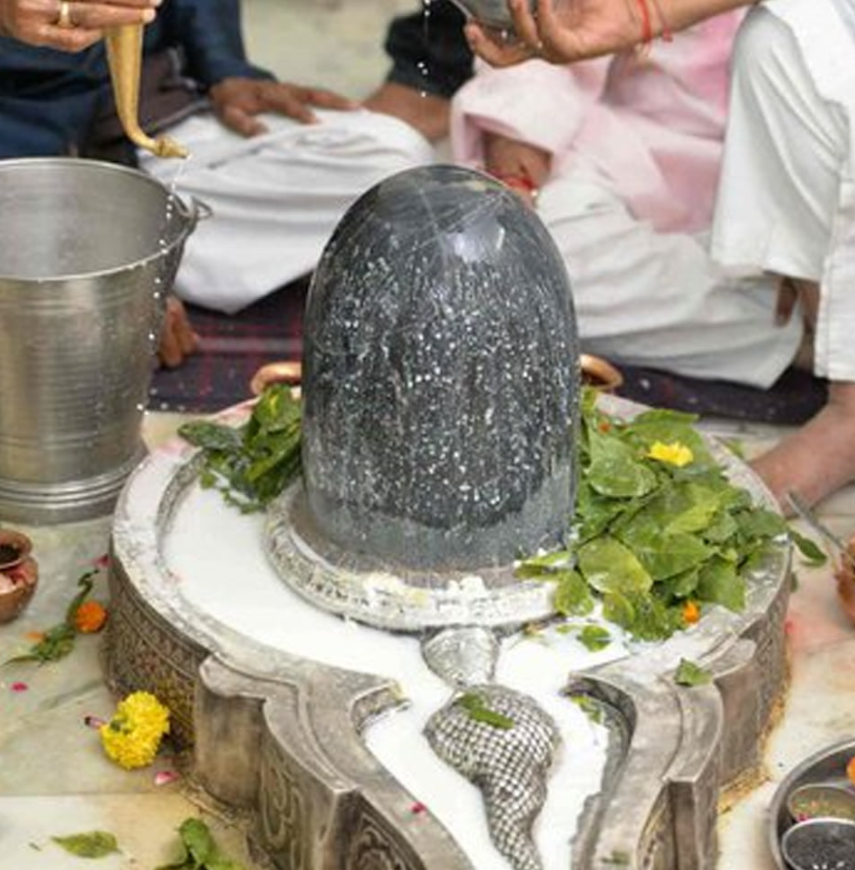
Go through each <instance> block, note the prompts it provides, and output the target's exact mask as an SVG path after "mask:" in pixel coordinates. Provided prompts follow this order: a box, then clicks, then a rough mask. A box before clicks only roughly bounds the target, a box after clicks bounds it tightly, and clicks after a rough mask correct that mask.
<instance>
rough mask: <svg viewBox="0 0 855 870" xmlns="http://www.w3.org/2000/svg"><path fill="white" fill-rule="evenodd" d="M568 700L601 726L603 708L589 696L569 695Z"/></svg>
mask: <svg viewBox="0 0 855 870" xmlns="http://www.w3.org/2000/svg"><path fill="white" fill-rule="evenodd" d="M569 697H570V700H571V701H572V702H573V703H574V704H575V705H576V706H577V707H578V708H579V709H580V710H581V711H582V712H583V713H584V714H585V715H586V716H587V717H588V718H589V719H590V720H591V721H592V722H594V723H596V724H597V725H602V723H603V718H604V715H603V708H602V706H601V705H600V704H599V703H597V701H595V700H594V699H593V698H592V697H591V696H590V695H570V696H569Z"/></svg>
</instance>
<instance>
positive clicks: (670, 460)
mask: <svg viewBox="0 0 855 870" xmlns="http://www.w3.org/2000/svg"><path fill="white" fill-rule="evenodd" d="M647 455H648V456H649V457H650V459H656V460H657V461H658V462H665V463H667V464H668V465H676V466H677V468H682V467H683V466H684V465H688V464H689V463H690V462H691V461H692V460H693V459H694V458H695V455H694V454H693V453H692V451H691V450H690V449H689V448H688V447H686V445H685V444H681V443H680V442H679V441H674V442H672V443H671V444H665V443H663V442H662V441H655V442H654V443H653V444H651V445H650V450H648V451H647Z"/></svg>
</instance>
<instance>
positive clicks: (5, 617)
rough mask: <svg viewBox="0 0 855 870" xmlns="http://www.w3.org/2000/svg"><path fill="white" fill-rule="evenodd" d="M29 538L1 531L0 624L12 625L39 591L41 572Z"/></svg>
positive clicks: (6, 530)
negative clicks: (38, 584) (37, 590)
mask: <svg viewBox="0 0 855 870" xmlns="http://www.w3.org/2000/svg"><path fill="white" fill-rule="evenodd" d="M32 549H33V545H32V542H31V541H30V539H29V538H28V537H27V535H25V534H23V533H22V532H16V531H13V530H12V529H0V623H4V622H11V621H12V620H13V619H15V617H17V616H18V615H19V614H20V612H21V611H22V610H23V609H24V608H25V607H26V606H27V603H28V602H29V600H30V599H31V598H32V597H33V593H34V592H35V591H36V585H37V583H38V580H39V569H38V564H37V563H36V560H35V559H34V558H33V557H32V555H31V552H32Z"/></svg>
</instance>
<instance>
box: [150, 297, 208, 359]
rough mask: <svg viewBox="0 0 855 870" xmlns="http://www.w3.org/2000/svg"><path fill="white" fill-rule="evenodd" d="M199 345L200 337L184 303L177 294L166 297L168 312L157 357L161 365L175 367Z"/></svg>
mask: <svg viewBox="0 0 855 870" xmlns="http://www.w3.org/2000/svg"><path fill="white" fill-rule="evenodd" d="M198 346H199V337H198V336H197V335H196V333H195V332H193V327H192V326H191V325H190V318H189V317H188V316H187V311H186V309H185V308H184V303H183V302H181V300H180V299H177V298H176V297H175V296H169V297H167V299H166V314H165V315H164V318H163V327H162V328H161V331H160V344H159V346H158V348H157V359H158V362H159V363H160V365H162V366H163V367H164V368H167V369H174V368H176V367H177V366H180V365H181V363H183V362H184V359H185V358H186V357H188V356H190V354H191V353H194V352H195V351H196V349H197V348H198Z"/></svg>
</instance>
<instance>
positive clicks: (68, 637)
mask: <svg viewBox="0 0 855 870" xmlns="http://www.w3.org/2000/svg"><path fill="white" fill-rule="evenodd" d="M97 573H98V570H97V569H94V570H92V571H87V572H85V573H84V574H83V575H82V576H81V577H80V578H78V580H77V585H78V586H79V587H80V591H79V592H78V593H77V594H76V595H75V596H74V598H72V599H71V602H70V603H69V605H68V607H67V608H66V610H65V618H64V619H63V621H62V622H60V623H58V624H57V625H54V626H52V627H51V628H49V629H48V630H47V631H46V632H45V633H44V637H43V638H42V639H41V640H39V641H37V642H36V643H34V644H32V645H31V646H30V648H29V649H28V650H27V651H26V652H25V653H22V654H21V655H18V656H13V657H12V658H10V659H6V661H5V662H3V664H4V665H7V664H13V663H16V662H38V663H39V664H42V665H43V664H47V663H48V662H58V661H59V660H60V659H64V658H65V657H66V656H67V655H69V653H71V651H72V650H73V649H74V643H75V641H76V639H77V634H78V631H77V626H76V625H75V622H74V617H75V614H76V613H77V610H78V608H79V607H80V605H81V604H83V602H84V601H85V600H86V598H87V597H88V596H89V593H90V592H91V591H92V587H93V586H94V585H95V581H94V580H93V579H92V578H93V577H95V575H96V574H97Z"/></svg>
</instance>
